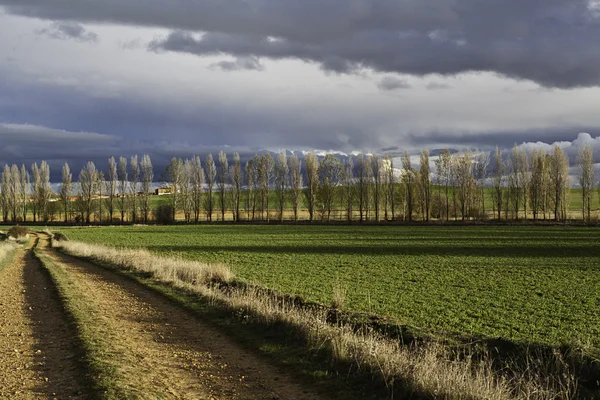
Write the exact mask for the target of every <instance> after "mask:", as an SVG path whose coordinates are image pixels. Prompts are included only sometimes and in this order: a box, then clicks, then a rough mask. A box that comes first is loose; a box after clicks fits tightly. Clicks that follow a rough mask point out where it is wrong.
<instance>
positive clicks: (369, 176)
mask: <svg viewBox="0 0 600 400" xmlns="http://www.w3.org/2000/svg"><path fill="white" fill-rule="evenodd" d="M364 171H365V176H364V179H365V186H364V191H365V192H364V207H365V219H366V220H367V221H369V220H371V200H372V199H373V197H372V196H371V187H372V186H373V156H372V155H370V154H369V155H367V156H366V157H365V163H364Z"/></svg>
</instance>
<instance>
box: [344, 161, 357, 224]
mask: <svg viewBox="0 0 600 400" xmlns="http://www.w3.org/2000/svg"><path fill="white" fill-rule="evenodd" d="M343 176H344V191H345V193H344V194H345V197H346V220H347V221H348V222H352V217H353V211H354V210H353V204H354V192H355V186H356V185H355V182H354V160H353V158H352V156H349V157H348V158H347V159H346V168H345V171H344V175H343Z"/></svg>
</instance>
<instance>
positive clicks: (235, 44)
mask: <svg viewBox="0 0 600 400" xmlns="http://www.w3.org/2000/svg"><path fill="white" fill-rule="evenodd" d="M599 38H600V1H597V0H593V1H590V0H543V1H542V0H528V1H523V0H302V1H300V0H228V1H224V0H169V1H167V0H53V1H48V0H0V164H2V165H3V164H5V163H18V164H22V163H25V164H27V165H29V164H31V163H33V162H36V161H37V162H40V161H41V160H42V159H43V160H47V161H49V162H50V165H51V168H52V172H53V176H56V173H57V172H58V171H59V169H60V165H61V164H62V163H64V162H69V163H70V164H71V165H72V169H73V170H77V169H78V168H81V165H82V164H83V163H84V162H86V161H88V160H92V161H94V162H96V164H97V165H98V167H99V168H100V169H102V168H104V167H106V164H107V159H108V158H109V157H111V156H115V157H119V156H126V157H130V156H131V155H133V154H140V155H141V154H145V153H147V154H149V155H150V156H151V157H152V160H153V163H154V165H155V168H156V169H157V170H158V173H157V174H159V172H160V170H161V169H162V168H164V165H166V163H167V162H168V160H169V159H170V158H171V157H173V156H177V157H190V156H191V155H193V154H201V155H205V154H208V153H214V154H215V155H216V153H217V152H218V151H220V150H223V151H225V152H227V153H228V154H233V152H235V151H238V152H240V153H242V154H246V155H251V154H254V152H257V151H260V150H263V149H266V150H271V151H280V150H282V149H288V150H292V151H312V150H324V151H338V152H344V153H348V154H349V153H351V152H379V153H382V152H384V151H386V150H389V149H399V150H408V151H409V152H411V153H413V154H416V153H417V152H419V151H420V150H422V149H423V148H429V149H440V148H447V147H448V148H452V149H457V150H460V149H464V148H471V149H479V150H490V149H492V148H494V147H495V146H500V148H502V149H508V148H510V147H512V146H513V144H517V145H522V146H524V147H526V148H528V149H530V148H534V147H545V148H548V149H550V148H551V145H552V144H554V143H559V144H560V145H561V146H563V147H565V148H567V149H568V150H569V151H568V152H569V153H570V154H572V155H575V154H576V153H577V149H578V148H580V146H581V145H583V144H591V145H592V146H593V147H594V150H595V155H596V157H597V159H598V160H600V139H597V138H598V137H600V112H599V105H600V40H599Z"/></svg>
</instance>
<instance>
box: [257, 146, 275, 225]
mask: <svg viewBox="0 0 600 400" xmlns="http://www.w3.org/2000/svg"><path fill="white" fill-rule="evenodd" d="M274 168H275V161H274V160H273V157H271V155H270V154H269V153H267V154H265V155H263V156H261V157H260V160H259V164H258V181H259V184H260V205H261V211H262V219H264V218H265V217H264V213H265V210H266V212H267V222H268V221H269V219H270V213H269V188H270V187H271V181H272V180H273V170H274Z"/></svg>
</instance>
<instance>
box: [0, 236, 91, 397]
mask: <svg viewBox="0 0 600 400" xmlns="http://www.w3.org/2000/svg"><path fill="white" fill-rule="evenodd" d="M36 242H37V240H36V238H35V237H34V238H32V239H31V241H30V243H29V245H28V246H27V248H25V249H20V250H18V253H17V255H16V256H15V260H14V262H13V263H12V264H11V265H9V266H7V267H6V268H5V269H4V270H3V271H2V272H0V399H48V398H49V399H53V398H57V399H74V398H82V399H83V398H88V396H87V394H86V391H85V384H84V381H83V371H82V369H81V365H80V364H79V363H78V361H77V358H78V357H77V354H78V353H77V347H76V345H75V344H74V342H73V338H74V337H75V336H74V331H73V330H72V327H71V326H70V325H69V324H68V322H67V320H66V317H65V314H64V312H63V308H62V305H61V302H60V299H59V297H58V294H57V292H56V289H55V288H54V286H53V284H52V282H51V280H50V278H49V277H48V275H47V274H46V272H45V271H44V270H43V268H42V266H41V265H40V263H39V261H38V260H37V259H36V258H35V257H34V255H33V250H32V249H33V247H34V246H35V244H36Z"/></svg>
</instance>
